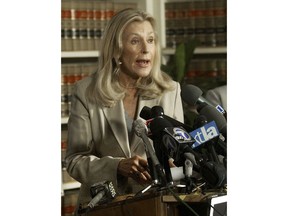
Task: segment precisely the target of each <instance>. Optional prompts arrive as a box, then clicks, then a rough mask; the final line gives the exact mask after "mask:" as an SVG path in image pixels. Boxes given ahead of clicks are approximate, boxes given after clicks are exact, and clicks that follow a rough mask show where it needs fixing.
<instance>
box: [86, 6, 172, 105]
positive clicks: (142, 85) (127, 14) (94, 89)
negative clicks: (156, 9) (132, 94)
mask: <svg viewBox="0 0 288 216" xmlns="http://www.w3.org/2000/svg"><path fill="white" fill-rule="evenodd" d="M134 21H142V22H143V21H149V22H150V23H151V25H152V27H153V30H154V33H155V45H156V52H155V56H154V64H153V67H152V69H151V72H150V74H149V76H147V77H145V78H139V79H138V81H137V88H138V94H139V95H140V96H142V97H143V98H144V99H153V98H156V97H158V96H160V95H161V94H162V93H163V92H164V91H165V90H172V89H174V87H175V85H173V82H172V79H171V77H170V76H168V75H167V74H166V73H165V72H162V71H161V70H160V47H159V41H158V36H157V34H156V32H155V28H156V26H155V25H156V23H155V19H154V18H153V17H152V16H151V15H149V14H148V13H146V12H143V11H139V10H135V9H130V8H127V9H124V10H122V11H119V12H118V13H117V14H115V15H114V16H113V17H112V19H111V20H110V21H109V22H108V24H107V26H106V27H105V30H104V34H103V40H102V43H101V48H100V56H99V61H98V69H97V71H96V73H95V74H94V75H93V79H92V82H91V83H90V86H89V87H88V89H87V97H88V99H89V100H90V101H91V102H96V103H98V104H99V105H102V106H108V107H112V106H114V105H115V103H116V102H117V101H119V100H121V99H123V98H124V96H125V90H124V89H123V88H122V87H121V86H120V85H119V82H118V74H117V72H118V70H119V58H120V57H121V54H122V50H123V46H122V34H123V31H124V29H125V27H126V26H127V25H128V24H129V23H131V22H134Z"/></svg>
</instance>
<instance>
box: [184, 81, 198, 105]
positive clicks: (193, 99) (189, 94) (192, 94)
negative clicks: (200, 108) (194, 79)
mask: <svg viewBox="0 0 288 216" xmlns="http://www.w3.org/2000/svg"><path fill="white" fill-rule="evenodd" d="M202 94H203V92H202V90H201V89H200V88H198V87H197V86H194V85H185V86H183V87H182V90H181V98H182V99H183V100H184V101H185V102H186V103H187V104H189V105H192V106H194V105H196V103H197V101H198V99H199V98H200V97H201V95H202Z"/></svg>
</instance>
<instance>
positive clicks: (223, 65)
mask: <svg viewBox="0 0 288 216" xmlns="http://www.w3.org/2000/svg"><path fill="white" fill-rule="evenodd" d="M226 76H227V59H226V58H204V59H196V58H195V59H191V61H190V62H189V68H188V71H187V73H186V78H193V77H203V78H209V77H211V78H217V77H226Z"/></svg>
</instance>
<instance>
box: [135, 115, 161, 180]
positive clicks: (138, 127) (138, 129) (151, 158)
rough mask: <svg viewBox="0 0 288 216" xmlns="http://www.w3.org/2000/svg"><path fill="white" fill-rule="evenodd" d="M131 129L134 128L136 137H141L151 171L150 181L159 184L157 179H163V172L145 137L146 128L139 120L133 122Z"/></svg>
mask: <svg viewBox="0 0 288 216" xmlns="http://www.w3.org/2000/svg"><path fill="white" fill-rule="evenodd" d="M133 128H134V132H135V134H136V135H137V136H138V137H141V138H142V140H143V142H144V146H145V152H146V155H147V161H148V165H149V169H150V171H151V175H152V179H153V180H154V183H155V184H157V183H158V182H159V179H158V177H161V179H162V180H163V178H165V177H164V172H163V169H162V167H161V164H160V162H159V160H158V158H157V156H156V153H155V151H154V149H153V148H152V145H151V143H150V141H149V139H148V136H147V131H148V128H147V126H146V125H145V124H144V122H143V121H142V120H141V119H137V120H136V121H134V122H133Z"/></svg>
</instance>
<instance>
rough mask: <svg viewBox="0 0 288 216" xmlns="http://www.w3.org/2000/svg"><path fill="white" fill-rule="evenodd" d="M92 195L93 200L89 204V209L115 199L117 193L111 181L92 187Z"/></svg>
mask: <svg viewBox="0 0 288 216" xmlns="http://www.w3.org/2000/svg"><path fill="white" fill-rule="evenodd" d="M90 195H91V197H92V200H91V201H90V202H89V204H88V207H89V208H90V209H92V208H94V207H95V206H96V205H97V204H98V205H100V204H103V203H107V202H109V201H111V200H112V199H114V197H115V196H116V191H115V188H114V186H113V183H112V182H111V181H102V182H99V183H95V184H93V185H92V186H91V187H90Z"/></svg>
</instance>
